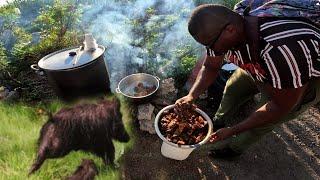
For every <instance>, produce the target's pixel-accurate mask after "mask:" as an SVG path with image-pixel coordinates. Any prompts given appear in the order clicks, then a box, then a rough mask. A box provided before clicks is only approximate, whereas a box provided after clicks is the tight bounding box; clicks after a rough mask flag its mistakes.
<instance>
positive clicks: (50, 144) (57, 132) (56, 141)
mask: <svg viewBox="0 0 320 180" xmlns="http://www.w3.org/2000/svg"><path fill="white" fill-rule="evenodd" d="M112 139H115V140H118V141H120V142H128V141H129V139H130V138H129V135H128V133H127V132H126V130H125V128H124V126H123V122H122V115H121V113H120V103H119V101H118V99H116V98H115V99H114V100H112V101H108V100H103V101H100V102H99V103H97V104H82V105H76V106H74V107H72V108H63V109H61V110H60V111H59V112H57V113H56V114H54V115H53V116H51V117H49V120H48V121H47V122H46V123H45V124H44V125H43V126H42V128H41V131H40V138H39V140H38V147H39V148H38V152H37V157H36V160H35V162H34V163H33V165H32V167H31V169H30V172H29V174H32V173H33V172H35V171H36V170H38V169H39V168H40V166H41V165H42V163H43V162H44V161H45V160H46V159H47V158H58V157H62V156H65V155H67V154H68V153H69V152H70V151H72V150H75V151H77V150H83V151H87V152H91V153H94V154H95V155H97V156H99V157H101V158H102V159H103V161H104V163H105V164H106V165H107V164H110V165H112V166H113V165H114V158H115V154H114V153H115V149H114V145H113V143H112Z"/></svg>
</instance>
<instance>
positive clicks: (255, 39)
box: [244, 16, 260, 63]
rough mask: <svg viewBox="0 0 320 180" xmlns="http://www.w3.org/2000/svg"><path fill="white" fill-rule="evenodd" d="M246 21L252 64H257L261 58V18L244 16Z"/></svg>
mask: <svg viewBox="0 0 320 180" xmlns="http://www.w3.org/2000/svg"><path fill="white" fill-rule="evenodd" d="M244 19H245V31H246V36H247V41H248V44H249V48H250V49H249V51H250V56H251V61H252V63H257V62H258V61H259V58H260V46H259V45H260V36H259V21H258V20H259V18H258V17H256V16H244Z"/></svg>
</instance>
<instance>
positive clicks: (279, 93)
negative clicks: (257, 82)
mask: <svg viewBox="0 0 320 180" xmlns="http://www.w3.org/2000/svg"><path fill="white" fill-rule="evenodd" d="M306 88H307V85H304V86H303V87H301V88H296V89H282V90H279V89H275V88H271V87H270V86H268V87H267V90H268V92H269V93H270V95H271V100H270V101H268V102H267V103H266V104H264V105H263V106H262V107H260V108H259V109H258V110H256V111H255V112H254V113H252V114H251V115H250V116H249V117H248V118H247V119H246V120H245V121H242V122H240V123H238V124H236V125H234V126H233V127H231V128H223V129H220V130H218V131H217V132H216V133H214V134H212V136H211V139H210V142H216V141H219V140H223V139H225V138H228V137H230V136H232V135H235V134H239V133H241V132H244V131H247V130H250V129H253V128H257V127H262V126H264V125H267V124H270V123H275V122H278V121H279V120H280V119H281V118H282V117H284V116H286V115H287V114H288V113H290V111H292V110H293V108H294V107H295V106H296V105H297V104H298V103H299V102H300V101H301V99H302V97H303V94H304V92H305V90H306Z"/></svg>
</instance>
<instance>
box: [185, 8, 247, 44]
mask: <svg viewBox="0 0 320 180" xmlns="http://www.w3.org/2000/svg"><path fill="white" fill-rule="evenodd" d="M240 19H241V16H240V15H239V14H237V13H236V12H234V11H232V10H230V9H229V8H227V7H225V6H223V5H218V4H203V5H200V6H198V7H196V8H195V9H194V10H193V12H192V14H191V16H190V19H189V22H188V30H189V33H190V34H191V35H192V36H193V37H194V38H195V39H196V40H197V41H198V40H199V36H201V35H202V36H203V35H205V36H206V37H207V36H214V35H215V32H218V31H220V30H221V29H222V28H223V27H224V26H225V25H226V24H228V23H232V24H237V23H239V20H240Z"/></svg>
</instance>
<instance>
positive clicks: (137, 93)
mask: <svg viewBox="0 0 320 180" xmlns="http://www.w3.org/2000/svg"><path fill="white" fill-rule="evenodd" d="M159 86H160V79H159V78H158V77H157V76H153V75H151V74H146V73H137V74H131V75H129V76H126V77H124V78H123V79H121V81H120V82H119V83H118V87H117V88H116V92H117V93H119V94H122V95H123V96H124V97H126V98H128V99H129V100H132V101H133V102H144V101H146V100H149V99H150V98H152V95H153V94H155V92H156V91H157V90H158V89H159Z"/></svg>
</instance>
